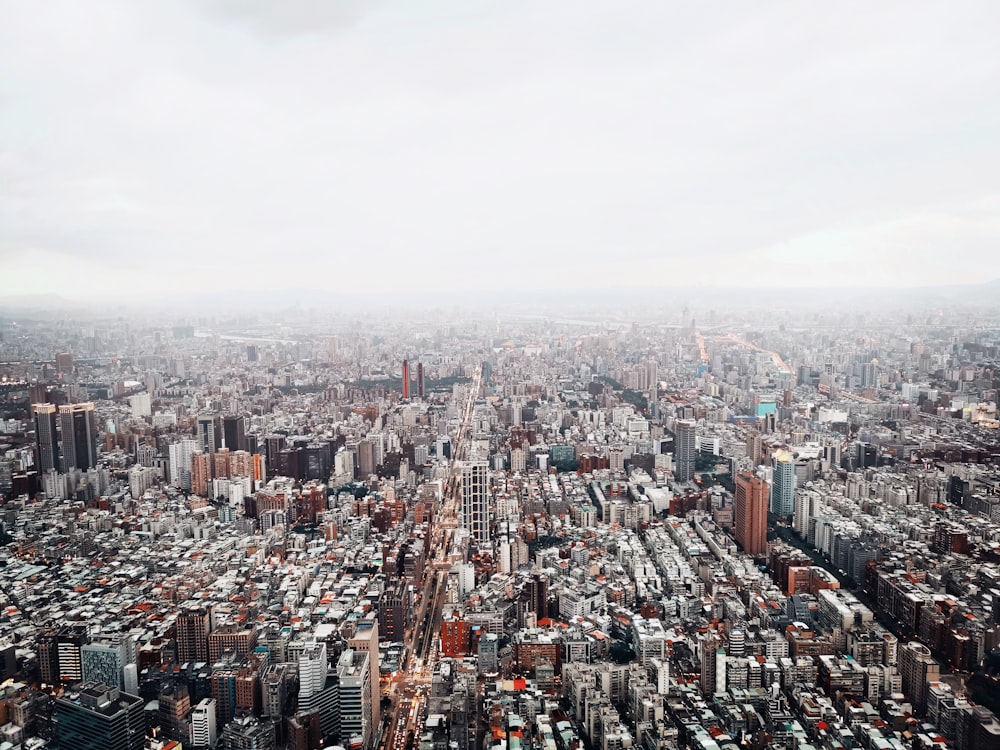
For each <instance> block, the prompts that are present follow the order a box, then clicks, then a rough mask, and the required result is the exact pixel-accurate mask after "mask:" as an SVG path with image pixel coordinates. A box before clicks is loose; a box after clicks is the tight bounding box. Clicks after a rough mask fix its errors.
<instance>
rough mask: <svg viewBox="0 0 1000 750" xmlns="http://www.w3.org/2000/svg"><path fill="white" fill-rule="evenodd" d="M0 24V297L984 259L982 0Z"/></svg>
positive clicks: (994, 161)
mask: <svg viewBox="0 0 1000 750" xmlns="http://www.w3.org/2000/svg"><path fill="white" fill-rule="evenodd" d="M0 15H2V22H0V295H3V296H9V295H15V294H59V295H61V296H62V297H65V298H69V299H94V298H102V297H107V296H109V295H110V296H114V297H115V298H122V299H124V298H133V297H137V296H145V295H150V296H156V295H167V294H175V293H187V294H190V293H202V292H204V293H212V292H221V291H232V290H244V291H248V292H254V291H259V290H269V289H270V290H280V289H288V288H311V289H319V290H332V289H354V290H364V291H366V292H368V293H371V294H374V295H378V294H384V293H402V292H412V291H413V290H426V291H427V292H428V293H433V294H437V295H446V294H447V293H448V292H449V291H456V290H461V291H462V292H463V293H468V292H469V291H475V290H479V289H483V290H485V289H496V288H517V289H522V290H523V289H527V290H533V289H546V290H549V289H564V290H583V289H588V288H593V287H598V286H599V287H602V288H605V287H607V286H609V285H614V286H619V287H624V288H628V287H634V288H653V287H660V286H677V285H694V286H715V287H718V286H737V287H739V286H746V287H754V286H760V287H801V286H876V285H877V286H899V287H906V286H919V285H927V284H937V283H948V284H964V283H976V282H980V281H984V280H986V279H989V278H992V277H993V276H994V275H995V274H994V272H993V271H992V267H993V265H994V262H995V258H996V256H997V251H996V249H997V247H998V243H997V241H998V238H1000V219H998V216H1000V189H998V186H997V178H996V175H997V174H1000V150H998V139H1000V99H998V97H997V96H996V93H997V91H998V90H1000V85H998V84H1000V55H998V52H997V50H998V45H997V43H996V34H995V32H996V29H997V27H998V21H1000V10H998V6H997V5H996V4H995V3H990V2H981V3H976V2H966V3H960V4H943V3H880V4H877V5H875V6H873V5H872V4H869V3H860V2H859V3H837V4H832V5H826V6H820V5H817V4H810V5H796V4H788V3H753V4H727V5H717V6H711V7H705V6H698V5H692V4H688V3H677V2H672V3H653V2H645V3H626V2H620V1H617V2H613V3H610V2H609V3H593V2H579V1H575V2H549V3H530V2H504V3H499V2H497V3H485V2H483V3H478V2H477V3H469V2H467V1H466V2H414V1H413V0H410V1H409V2H384V3H379V2H372V3H360V2H339V3H331V2H308V1H301V2H287V1H286V2H282V3H273V4H272V3H266V2H238V1H237V0H233V1H232V2H227V1H222V0H219V1H216V2H205V3H195V2H160V3H135V2H114V1H108V2H102V3H75V2H48V3H44V4H38V3H33V2H0Z"/></svg>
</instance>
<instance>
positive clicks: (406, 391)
mask: <svg viewBox="0 0 1000 750" xmlns="http://www.w3.org/2000/svg"><path fill="white" fill-rule="evenodd" d="M409 397H410V362H409V360H406V359H404V360H403V398H409Z"/></svg>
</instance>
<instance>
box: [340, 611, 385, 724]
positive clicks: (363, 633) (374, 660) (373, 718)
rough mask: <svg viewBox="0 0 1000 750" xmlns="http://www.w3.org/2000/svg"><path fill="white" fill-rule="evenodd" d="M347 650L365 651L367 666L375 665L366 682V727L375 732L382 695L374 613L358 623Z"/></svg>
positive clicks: (375, 616) (376, 620)
mask: <svg viewBox="0 0 1000 750" xmlns="http://www.w3.org/2000/svg"><path fill="white" fill-rule="evenodd" d="M347 646H348V648H353V649H355V650H357V651H365V652H366V653H367V654H368V664H369V665H375V666H374V669H375V674H374V676H372V677H370V678H369V680H368V702H367V706H368V726H369V727H371V731H374V730H375V727H377V726H378V724H379V722H380V721H381V720H382V707H381V705H380V704H381V701H382V695H381V688H380V687H379V681H378V618H377V615H376V614H375V613H374V612H369V613H368V614H367V615H365V618H364V619H363V620H361V621H360V622H358V624H357V627H355V629H354V635H352V636H351V637H350V638H349V639H348V641H347Z"/></svg>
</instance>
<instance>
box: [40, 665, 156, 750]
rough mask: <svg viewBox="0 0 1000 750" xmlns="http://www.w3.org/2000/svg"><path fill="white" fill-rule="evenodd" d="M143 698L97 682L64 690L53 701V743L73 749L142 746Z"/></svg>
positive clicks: (132, 749)
mask: <svg viewBox="0 0 1000 750" xmlns="http://www.w3.org/2000/svg"><path fill="white" fill-rule="evenodd" d="M143 705H144V704H143V701H142V699H141V698H139V697H138V696H135V695H129V694H128V693H122V692H120V691H119V690H118V688H114V687H109V686H108V685H102V684H100V683H96V682H87V683H84V684H83V685H82V686H81V687H80V689H79V690H78V691H67V692H66V693H65V694H64V695H63V696H62V697H60V698H57V699H56V702H55V712H54V713H55V720H56V744H57V746H58V747H66V748H69V747H71V748H73V750H142V747H143V745H144V744H145V739H146V716H145V714H144V712H143Z"/></svg>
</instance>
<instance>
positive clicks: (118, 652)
mask: <svg viewBox="0 0 1000 750" xmlns="http://www.w3.org/2000/svg"><path fill="white" fill-rule="evenodd" d="M130 650H131V642H130V638H129V637H128V636H122V637H118V638H113V639H108V640H106V641H95V642H93V643H85V644H84V645H82V646H81V647H80V669H81V672H82V674H83V679H84V681H86V682H99V683H101V684H104V685H110V686H111V687H116V688H118V689H119V690H124V689H125V665H126V664H128V663H129V662H130V661H131V658H130V654H129V651H130Z"/></svg>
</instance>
